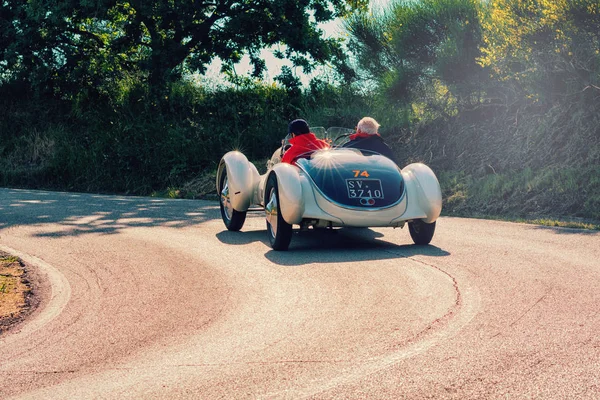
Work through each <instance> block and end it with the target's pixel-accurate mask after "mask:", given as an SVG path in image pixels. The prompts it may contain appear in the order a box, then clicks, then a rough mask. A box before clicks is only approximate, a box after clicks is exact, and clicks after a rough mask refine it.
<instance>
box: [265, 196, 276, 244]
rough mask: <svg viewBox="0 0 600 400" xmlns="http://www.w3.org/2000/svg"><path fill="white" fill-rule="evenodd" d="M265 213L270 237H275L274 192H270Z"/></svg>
mask: <svg viewBox="0 0 600 400" xmlns="http://www.w3.org/2000/svg"><path fill="white" fill-rule="evenodd" d="M265 213H266V217H267V224H268V225H267V226H268V227H269V231H270V233H271V236H273V237H275V236H276V235H277V196H276V195H275V190H271V195H270V196H269V202H268V203H267V205H266V206H265Z"/></svg>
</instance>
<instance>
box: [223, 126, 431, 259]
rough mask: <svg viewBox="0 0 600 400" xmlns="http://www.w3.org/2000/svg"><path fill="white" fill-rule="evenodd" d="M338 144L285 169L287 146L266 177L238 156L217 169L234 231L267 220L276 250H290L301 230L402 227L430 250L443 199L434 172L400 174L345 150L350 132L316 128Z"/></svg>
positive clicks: (382, 161)
mask: <svg viewBox="0 0 600 400" xmlns="http://www.w3.org/2000/svg"><path fill="white" fill-rule="evenodd" d="M311 131H312V132H314V133H315V134H316V135H317V136H320V137H322V138H328V139H330V140H332V143H333V146H332V148H331V149H323V150H318V151H316V152H314V153H312V154H311V155H310V157H309V158H301V159H299V160H298V161H297V162H296V165H291V164H287V163H281V162H279V161H280V160H281V156H282V154H283V152H284V150H285V149H286V147H287V146H288V145H289V144H288V143H287V138H286V139H284V140H283V141H282V147H281V148H280V149H278V150H276V151H275V152H274V153H273V156H272V157H271V159H270V160H269V161H268V162H267V172H266V173H265V174H263V175H260V174H259V173H258V170H257V168H256V167H255V166H254V164H252V163H251V162H249V161H248V159H247V158H246V156H244V155H243V154H242V153H240V152H239V151H230V152H228V153H227V154H225V155H224V156H223V158H222V159H221V162H220V163H219V167H218V169H217V182H216V183H217V193H218V194H219V196H220V208H221V216H222V218H223V222H224V223H225V226H226V227H227V229H228V230H230V231H238V230H240V229H241V228H242V226H243V225H244V221H245V219H246V213H247V212H248V211H249V210H251V211H262V210H264V212H265V218H266V224H267V233H268V236H269V241H270V243H271V247H272V248H273V249H274V250H287V248H288V246H289V244H290V241H291V238H292V228H293V225H300V228H301V229H308V228H309V227H313V228H333V227H385V226H389V227H394V228H395V227H401V228H402V227H404V225H405V224H406V223H408V229H409V232H410V235H411V237H412V239H413V241H414V242H415V244H418V245H425V244H428V243H429V242H430V241H431V239H432V237H433V234H434V232H435V223H436V220H437V218H438V217H439V215H440V212H441V209H442V194H441V190H440V185H439V182H438V180H437V178H436V176H435V174H434V173H433V171H432V170H431V169H430V168H429V167H427V166H426V165H424V164H420V163H414V164H409V165H407V166H406V167H404V168H403V169H400V168H399V167H398V166H397V165H396V164H395V163H394V162H393V161H392V160H390V159H389V158H386V157H384V156H382V155H380V154H376V153H370V152H367V151H364V150H359V149H355V148H345V147H343V146H342V144H343V141H344V140H347V136H348V135H349V134H350V133H351V132H352V130H349V129H345V128H329V129H328V130H325V129H324V128H311Z"/></svg>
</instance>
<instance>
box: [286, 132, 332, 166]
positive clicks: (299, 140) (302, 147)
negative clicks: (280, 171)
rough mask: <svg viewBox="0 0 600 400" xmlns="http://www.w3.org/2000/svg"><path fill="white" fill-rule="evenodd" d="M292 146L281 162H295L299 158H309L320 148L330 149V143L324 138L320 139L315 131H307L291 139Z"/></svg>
mask: <svg viewBox="0 0 600 400" xmlns="http://www.w3.org/2000/svg"><path fill="white" fill-rule="evenodd" d="M290 144H291V145H292V147H290V148H289V149H288V150H287V151H286V152H285V154H284V155H283V158H282V159H281V162H285V163H288V164H294V163H295V162H296V160H297V159H299V158H308V157H310V155H311V154H312V153H313V152H314V151H315V150H319V149H328V148H329V147H330V146H329V143H327V142H326V141H324V140H321V139H318V138H317V137H316V136H315V134H314V133H305V134H302V135H298V136H296V137H293V138H291V139H290Z"/></svg>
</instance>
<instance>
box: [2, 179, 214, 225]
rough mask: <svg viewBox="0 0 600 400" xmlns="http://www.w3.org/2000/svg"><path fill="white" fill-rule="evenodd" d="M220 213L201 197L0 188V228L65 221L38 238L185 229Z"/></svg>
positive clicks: (211, 203) (212, 203)
mask: <svg viewBox="0 0 600 400" xmlns="http://www.w3.org/2000/svg"><path fill="white" fill-rule="evenodd" d="M219 215H220V214H219V207H218V205H215V204H214V202H205V201H201V200H173V199H161V198H151V197H130V196H103V195H94V194H82V193H59V192H43V191H36V190H20V189H0V229H7V228H10V227H11V226H17V225H20V226H23V225H32V226H36V225H43V224H59V225H61V229H59V230H56V231H45V232H40V233H37V234H35V236H38V237H65V236H80V235H85V234H106V235H110V234H115V233H118V232H119V231H120V230H122V229H125V228H131V227H152V226H166V227H173V228H183V227H186V226H192V225H197V224H201V223H203V222H205V221H207V220H210V219H214V218H218V217H219Z"/></svg>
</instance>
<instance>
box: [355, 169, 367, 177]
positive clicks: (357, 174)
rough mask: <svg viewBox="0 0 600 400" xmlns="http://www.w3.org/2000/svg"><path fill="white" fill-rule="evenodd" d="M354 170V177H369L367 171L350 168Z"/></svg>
mask: <svg viewBox="0 0 600 400" xmlns="http://www.w3.org/2000/svg"><path fill="white" fill-rule="evenodd" d="M352 172H354V177H355V178H358V177H359V176H364V177H365V178H368V177H369V173H368V172H367V171H361V170H359V169H355V170H352Z"/></svg>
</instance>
